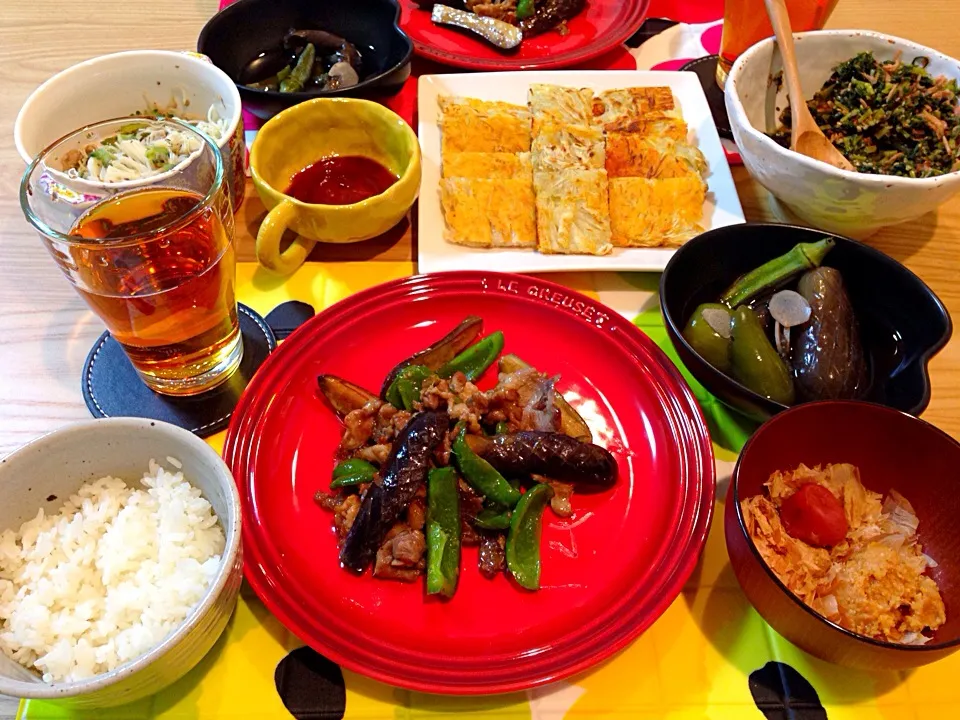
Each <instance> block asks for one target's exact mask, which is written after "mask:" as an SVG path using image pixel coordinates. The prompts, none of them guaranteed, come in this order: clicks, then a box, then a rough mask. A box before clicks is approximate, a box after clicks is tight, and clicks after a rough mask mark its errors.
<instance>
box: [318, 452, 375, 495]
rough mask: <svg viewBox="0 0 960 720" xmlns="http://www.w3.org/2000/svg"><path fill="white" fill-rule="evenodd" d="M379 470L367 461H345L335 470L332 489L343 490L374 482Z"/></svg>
mask: <svg viewBox="0 0 960 720" xmlns="http://www.w3.org/2000/svg"><path fill="white" fill-rule="evenodd" d="M376 474H377V469H376V468H375V467H374V466H373V465H371V464H370V463H368V462H367V461H366V460H359V459H357V458H354V459H353V460H344V461H343V462H342V463H340V464H339V465H337V466H336V467H335V468H334V469H333V482H331V483H330V487H331V488H341V487H346V486H347V485H360V484H362V483H368V482H372V481H373V476H374V475H376Z"/></svg>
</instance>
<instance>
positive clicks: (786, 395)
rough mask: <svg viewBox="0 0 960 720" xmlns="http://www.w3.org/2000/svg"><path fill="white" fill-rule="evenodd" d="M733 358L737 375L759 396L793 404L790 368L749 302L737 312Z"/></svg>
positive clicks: (735, 313)
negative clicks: (778, 352) (748, 304)
mask: <svg viewBox="0 0 960 720" xmlns="http://www.w3.org/2000/svg"><path fill="white" fill-rule="evenodd" d="M732 329H733V330H732V340H733V342H732V343H731V346H730V359H731V365H732V368H731V369H732V371H733V377H734V378H735V379H736V380H737V381H738V382H740V383H741V384H743V385H745V386H746V387H748V388H750V389H751V390H753V392H755V393H757V394H758V395H763V396H764V397H765V398H768V399H770V400H773V401H774V402H778V403H782V404H784V405H790V404H791V403H793V400H794V389H793V379H792V378H791V377H790V370H789V369H788V368H787V366H786V364H785V363H784V362H783V360H781V359H780V356H779V355H778V354H777V351H776V350H775V349H774V347H773V345H771V344H770V341H769V340H768V339H767V336H766V333H764V331H763V327H762V326H761V325H760V321H759V320H758V319H757V316H756V314H755V313H754V312H753V310H751V309H750V308H748V307H746V306H745V305H742V306H740V307H739V308H737V309H736V310H735V311H734V313H733V322H732Z"/></svg>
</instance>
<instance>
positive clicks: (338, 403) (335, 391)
mask: <svg viewBox="0 0 960 720" xmlns="http://www.w3.org/2000/svg"><path fill="white" fill-rule="evenodd" d="M317 385H319V386H320V392H321V393H323V396H324V397H325V398H326V399H327V402H328V403H330V406H331V407H332V408H333V409H334V411H335V412H336V413H337V415H339V416H340V417H341V418H344V417H346V416H347V415H349V414H350V413H351V412H353V411H354V410H359V409H360V408H362V407H363V406H364V405H366V404H367V403H368V402H370V401H371V400H376V399H377V396H376V395H374V394H373V393H372V392H370V391H369V390H364V389H363V388H362V387H360V386H359V385H354V384H353V383H352V382H349V381H347V380H344V379H343V378H340V377H337V376H336V375H320V376H319V377H318V378H317Z"/></svg>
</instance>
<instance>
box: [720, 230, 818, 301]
mask: <svg viewBox="0 0 960 720" xmlns="http://www.w3.org/2000/svg"><path fill="white" fill-rule="evenodd" d="M835 244H836V243H835V242H834V241H833V240H831V239H830V238H824V239H823V240H820V241H818V242H815V243H797V244H796V245H794V246H793V247H792V248H791V249H790V251H789V252H787V253H784V254H783V255H781V256H780V257H776V258H774V259H773V260H770V261H768V262H765V263H764V264H763V265H761V266H760V267H758V268H756V269H755V270H751V271H750V272H748V273H747V274H745V275H741V276H740V277H739V278H737V280H736V281H735V282H734V283H733V285H731V286H730V287H729V288H727V291H726V292H725V293H724V294H723V295H721V296H720V302H722V303H723V304H724V305H726V306H727V307H728V308H730V309H731V310H733V309H734V308H736V307H737V306H738V305H740V304H742V303H745V302H747V301H748V300H750V299H751V298H752V297H754V296H756V295H758V294H759V293H761V292H763V291H764V290H768V289H770V288H773V287H776V286H777V285H780V284H781V283H784V282H786V281H787V280H789V279H790V278H792V277H793V276H795V275H799V274H800V273H802V272H803V271H804V270H811V269H813V268H815V267H820V264H821V263H822V262H823V259H824V258H825V257H826V255H827V253H828V252H830V249H831V248H832V247H833V246H834V245H835Z"/></svg>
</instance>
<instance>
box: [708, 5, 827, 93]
mask: <svg viewBox="0 0 960 720" xmlns="http://www.w3.org/2000/svg"><path fill="white" fill-rule="evenodd" d="M836 5H837V0H786V6H787V14H788V15H789V16H790V25H791V27H792V28H793V31H794V32H803V31H805V30H820V29H821V28H823V26H824V23H826V22H827V18H829V17H830V13H832V12H833V9H834V8H835V7H836ZM771 35H773V27H772V26H771V25H770V18H768V17H767V9H766V5H765V4H764V0H725V2H724V4H723V31H722V34H721V35H720V61H719V62H718V63H717V82H718V83H719V84H720V87H723V85H724V83H725V82H726V81H727V74H728V73H729V72H730V68H731V67H733V63H734V62H735V61H736V59H737V58H738V57H740V55H741V54H742V53H743V52H744V51H745V50H746V49H747V48H749V47H750V46H752V45H756V44H757V43H758V42H760V41H761V40H763V39H764V38H768V37H770V36H771Z"/></svg>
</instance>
